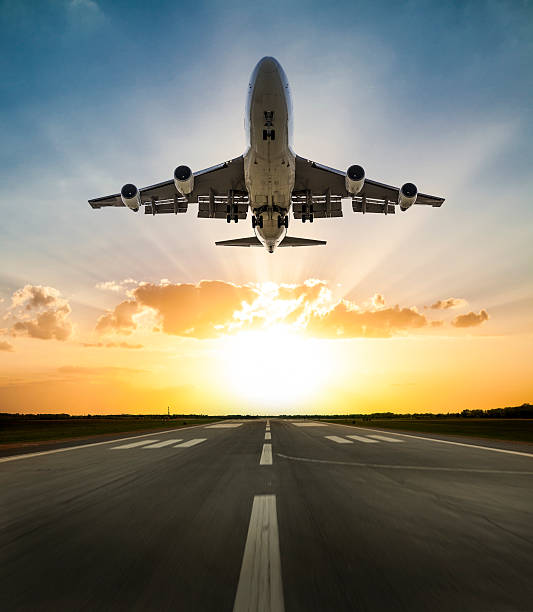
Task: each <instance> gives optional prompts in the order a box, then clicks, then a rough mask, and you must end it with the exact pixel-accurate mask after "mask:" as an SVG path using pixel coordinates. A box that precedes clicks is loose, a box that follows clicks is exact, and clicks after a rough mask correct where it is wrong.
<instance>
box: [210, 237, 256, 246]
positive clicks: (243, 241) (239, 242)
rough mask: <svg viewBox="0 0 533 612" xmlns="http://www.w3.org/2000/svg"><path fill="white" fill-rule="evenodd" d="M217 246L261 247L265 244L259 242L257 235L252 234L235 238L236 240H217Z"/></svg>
mask: <svg viewBox="0 0 533 612" xmlns="http://www.w3.org/2000/svg"><path fill="white" fill-rule="evenodd" d="M215 244H216V245H217V246H240V247H253V246H255V247H258V246H259V247H260V246H263V245H262V244H261V243H260V242H259V238H258V237H257V236H250V238H235V239H234V240H219V241H218V242H215Z"/></svg>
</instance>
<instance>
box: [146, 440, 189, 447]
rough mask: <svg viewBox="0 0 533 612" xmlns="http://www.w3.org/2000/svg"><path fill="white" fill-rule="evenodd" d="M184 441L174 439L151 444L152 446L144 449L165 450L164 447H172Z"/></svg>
mask: <svg viewBox="0 0 533 612" xmlns="http://www.w3.org/2000/svg"><path fill="white" fill-rule="evenodd" d="M182 440H183V438H172V440H163V442H158V443H157V444H150V446H145V447H144V448H163V446H170V445H171V444H176V442H181V441H182Z"/></svg>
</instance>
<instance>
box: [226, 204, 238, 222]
mask: <svg viewBox="0 0 533 612" xmlns="http://www.w3.org/2000/svg"><path fill="white" fill-rule="evenodd" d="M232 221H235V223H238V222H239V208H238V206H237V205H236V204H233V206H231V205H229V204H228V206H226V223H231V222H232Z"/></svg>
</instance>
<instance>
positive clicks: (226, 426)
mask: <svg viewBox="0 0 533 612" xmlns="http://www.w3.org/2000/svg"><path fill="white" fill-rule="evenodd" d="M241 425H242V423H219V424H218V425H208V426H207V427H206V429H231V428H234V427H240V426H241Z"/></svg>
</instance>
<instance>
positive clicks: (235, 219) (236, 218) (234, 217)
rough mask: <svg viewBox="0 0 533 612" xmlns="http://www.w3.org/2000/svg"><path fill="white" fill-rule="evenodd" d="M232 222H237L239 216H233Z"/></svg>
mask: <svg viewBox="0 0 533 612" xmlns="http://www.w3.org/2000/svg"><path fill="white" fill-rule="evenodd" d="M233 220H234V221H235V223H238V222H239V215H233Z"/></svg>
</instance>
